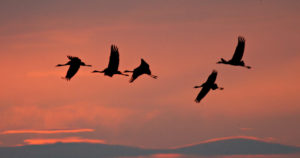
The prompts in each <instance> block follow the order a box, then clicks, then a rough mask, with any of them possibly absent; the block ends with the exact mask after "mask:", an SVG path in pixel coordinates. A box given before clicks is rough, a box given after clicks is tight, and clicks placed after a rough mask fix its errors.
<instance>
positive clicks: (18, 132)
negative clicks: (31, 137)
mask: <svg viewBox="0 0 300 158" xmlns="http://www.w3.org/2000/svg"><path fill="white" fill-rule="evenodd" d="M94 131H95V130H94V129H65V130H30V129H29V130H7V131H3V132H1V134H58V133H81V132H94Z"/></svg>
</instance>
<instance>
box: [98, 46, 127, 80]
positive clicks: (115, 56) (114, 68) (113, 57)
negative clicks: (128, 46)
mask: <svg viewBox="0 0 300 158" xmlns="http://www.w3.org/2000/svg"><path fill="white" fill-rule="evenodd" d="M119 62H120V60H119V50H118V47H117V46H115V45H111V51H110V57H109V63H108V67H107V68H105V69H104V70H103V71H98V70H95V71H93V73H96V72H98V73H104V75H106V76H109V77H112V76H113V75H115V74H118V75H124V76H129V75H127V74H123V73H121V72H120V71H119V70H118V68H119Z"/></svg>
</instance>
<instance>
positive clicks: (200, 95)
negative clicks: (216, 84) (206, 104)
mask: <svg viewBox="0 0 300 158" xmlns="http://www.w3.org/2000/svg"><path fill="white" fill-rule="evenodd" d="M209 90H210V87H209V86H206V85H204V86H203V88H202V89H201V91H200V93H199V94H198V96H197V98H196V99H195V102H197V103H199V102H200V101H201V100H202V99H203V98H204V97H205V96H206V94H207V93H208V92H209Z"/></svg>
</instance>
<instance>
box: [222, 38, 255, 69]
mask: <svg viewBox="0 0 300 158" xmlns="http://www.w3.org/2000/svg"><path fill="white" fill-rule="evenodd" d="M244 50H245V38H244V37H242V36H239V37H238V45H237V46H236V49H235V52H234V54H233V57H232V58H231V59H230V60H229V61H226V60H224V59H223V58H221V61H218V62H217V64H229V65H234V66H243V67H246V68H248V69H250V68H251V67H250V66H245V63H244V61H243V60H242V58H243V55H244Z"/></svg>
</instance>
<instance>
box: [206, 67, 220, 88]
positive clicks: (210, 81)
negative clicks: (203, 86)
mask: <svg viewBox="0 0 300 158" xmlns="http://www.w3.org/2000/svg"><path fill="white" fill-rule="evenodd" d="M217 75H218V72H217V71H216V70H213V71H212V73H211V74H210V75H209V76H208V78H207V81H206V83H207V84H208V85H213V84H214V83H215V81H216V79H217Z"/></svg>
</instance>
